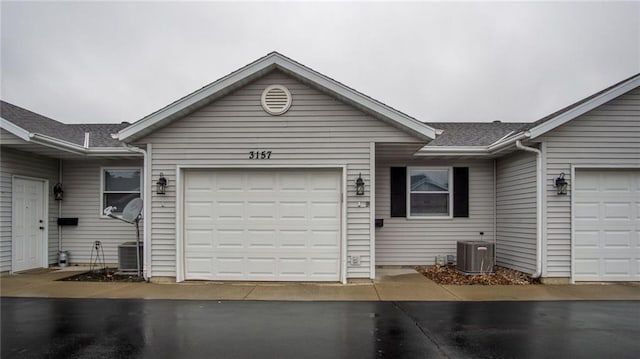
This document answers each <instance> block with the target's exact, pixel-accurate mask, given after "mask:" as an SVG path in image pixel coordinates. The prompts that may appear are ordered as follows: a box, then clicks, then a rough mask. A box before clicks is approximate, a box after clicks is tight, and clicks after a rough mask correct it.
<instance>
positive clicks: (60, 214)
mask: <svg viewBox="0 0 640 359" xmlns="http://www.w3.org/2000/svg"><path fill="white" fill-rule="evenodd" d="M58 183H62V160H58ZM60 217H62V201H58V218H60ZM60 252H62V226H61V225H59V224H58V253H60ZM67 261H68V259H67Z"/></svg>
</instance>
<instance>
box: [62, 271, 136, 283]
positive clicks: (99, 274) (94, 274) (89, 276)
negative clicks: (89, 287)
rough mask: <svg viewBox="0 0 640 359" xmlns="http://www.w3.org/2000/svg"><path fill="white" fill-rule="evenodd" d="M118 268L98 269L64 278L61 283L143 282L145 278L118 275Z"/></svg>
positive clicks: (133, 275) (134, 275)
mask: <svg viewBox="0 0 640 359" xmlns="http://www.w3.org/2000/svg"><path fill="white" fill-rule="evenodd" d="M116 271H117V269H116V268H107V269H97V270H94V271H89V272H84V273H80V274H76V275H74V276H71V277H67V278H62V279H60V280H61V281H71V282H143V281H144V278H143V277H138V275H137V274H135V273H134V274H116Z"/></svg>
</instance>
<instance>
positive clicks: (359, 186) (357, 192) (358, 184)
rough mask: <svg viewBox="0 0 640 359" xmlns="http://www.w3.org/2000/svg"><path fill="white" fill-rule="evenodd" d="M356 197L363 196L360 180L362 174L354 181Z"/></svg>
mask: <svg viewBox="0 0 640 359" xmlns="http://www.w3.org/2000/svg"><path fill="white" fill-rule="evenodd" d="M356 195H358V196H362V195H364V180H363V179H362V173H360V175H358V179H357V180H356Z"/></svg>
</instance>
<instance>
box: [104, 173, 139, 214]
mask: <svg viewBox="0 0 640 359" xmlns="http://www.w3.org/2000/svg"><path fill="white" fill-rule="evenodd" d="M140 172H141V170H140V168H139V167H128V168H124V167H104V168H102V170H101V180H100V183H101V189H100V190H101V196H100V205H101V206H100V207H101V211H100V214H101V215H103V214H104V209H105V208H107V207H109V206H114V207H116V210H114V211H113V212H112V213H114V214H121V213H122V210H123V209H124V207H125V206H126V205H127V203H129V202H130V201H131V200H133V199H135V198H140V188H141V187H142V182H141V177H140Z"/></svg>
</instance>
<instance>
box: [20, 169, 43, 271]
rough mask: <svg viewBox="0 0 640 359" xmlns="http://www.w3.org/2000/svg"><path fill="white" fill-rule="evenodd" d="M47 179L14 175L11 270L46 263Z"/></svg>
mask: <svg viewBox="0 0 640 359" xmlns="http://www.w3.org/2000/svg"><path fill="white" fill-rule="evenodd" d="M44 186H45V181H41V180H36V179H27V178H20V177H13V186H12V196H13V200H12V208H13V211H12V214H13V216H12V218H13V219H12V222H11V224H12V234H13V241H12V256H13V268H12V271H14V272H17V271H23V270H27V269H32V268H41V267H45V266H46V265H47V264H46V261H45V258H44V257H45V255H44V252H45V250H46V247H45V245H46V244H45V241H46V238H47V236H46V224H47V223H46V222H47V219H46V218H44V215H45V210H44V208H45V207H44V206H45V203H46V201H45V198H44V193H45V191H44Z"/></svg>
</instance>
